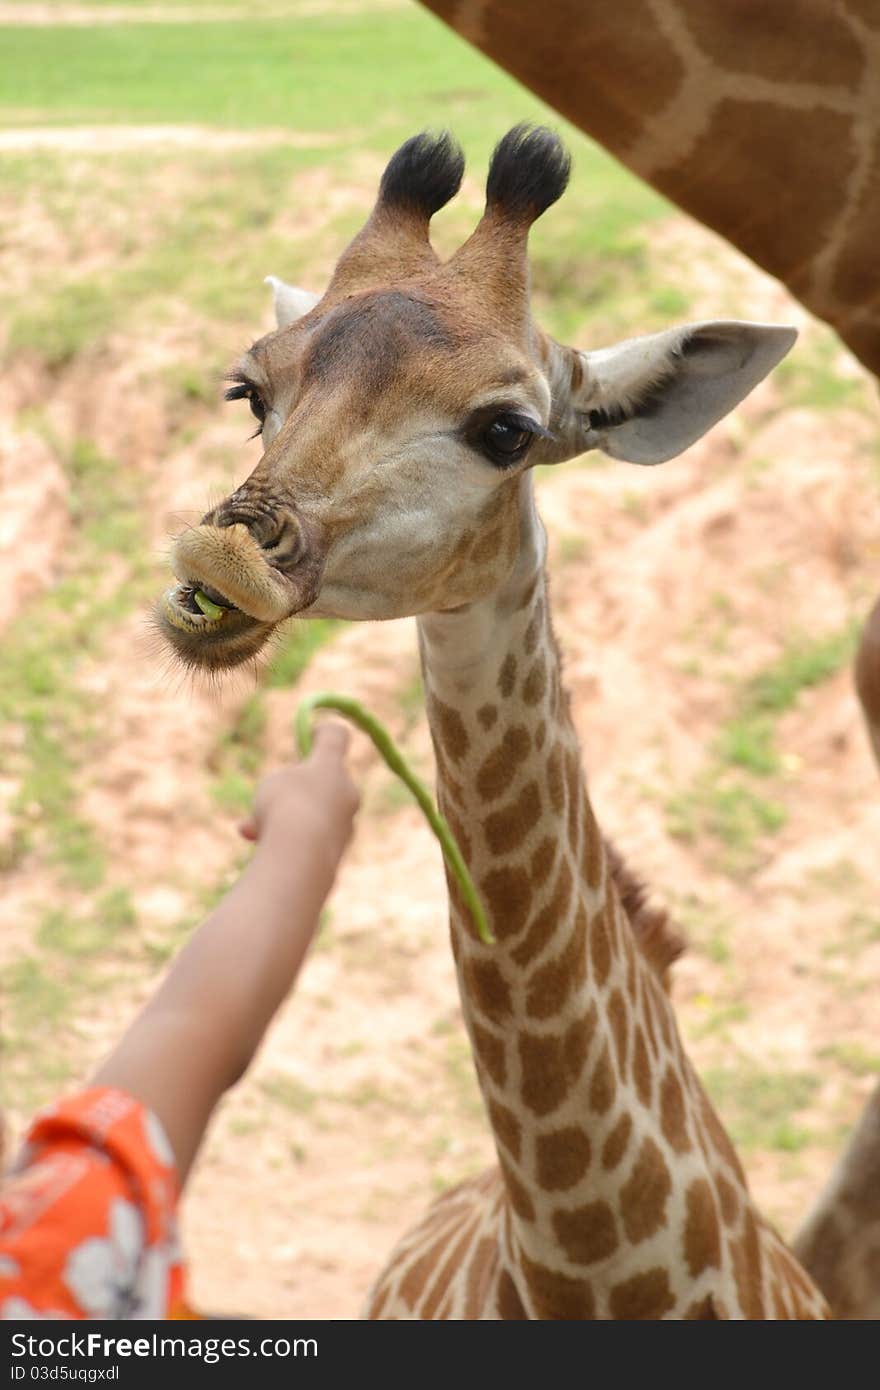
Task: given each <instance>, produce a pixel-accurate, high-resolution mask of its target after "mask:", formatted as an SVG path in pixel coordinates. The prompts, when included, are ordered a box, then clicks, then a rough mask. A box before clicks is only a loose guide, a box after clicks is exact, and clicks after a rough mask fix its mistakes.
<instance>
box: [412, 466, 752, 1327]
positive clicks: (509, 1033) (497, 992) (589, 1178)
mask: <svg viewBox="0 0 880 1390" xmlns="http://www.w3.org/2000/svg"><path fill="white" fill-rule="evenodd" d="M520 511H521V545H520V552H519V557H518V560H517V563H516V565H515V567H514V569H513V572H512V573H511V575H510V578H509V579H508V581H507V583H506V584H505V585H504V586H503V588H502V589H501V590H500V591H499V592H497V593H496V594H494V595H493V596H492V597H491V598H489V599H486V600H481V601H480V602H478V603H474V604H471V605H469V606H468V607H466V608H464V609H461V610H458V611H456V612H450V613H444V614H431V615H429V616H427V617H424V618H422V619H420V621H419V638H420V650H421V657H422V666H423V672H424V677H425V687H426V694H427V703H428V711H429V719H430V723H431V731H432V736H433V739H434V745H435V750H436V754H437V766H438V788H439V799H440V805H441V808H442V810H443V812H444V814H445V815H446V816H447V818H448V820H449V821H450V824H451V826H452V828H453V831H454V832H455V833H456V835H457V837H458V839H459V843H460V845H461V847H462V852H463V853H464V856H465V858H466V860H467V862H468V864H469V867H470V869H471V872H472V874H473V875H474V878H475V880H476V882H477V885H478V888H479V890H480V891H481V893H482V895H483V898H484V901H485V904H486V907H487V912H488V914H489V918H490V922H491V925H492V928H493V931H494V933H495V936H496V944H495V945H494V946H491V947H487V946H484V945H483V944H481V943H480V942H479V941H478V940H477V939H476V937H475V934H474V931H473V928H472V926H471V923H470V920H469V917H468V916H467V914H466V912H465V911H463V910H462V907H461V904H460V902H459V900H458V898H457V896H456V891H455V887H454V885H451V886H450V895H451V928H452V939H453V949H454V952H455V956H456V964H457V970H458V978H459V987H460V991H461V998H462V1006H463V1011H464V1015H465V1021H466V1024H467V1027H468V1031H469V1034H470V1037H471V1042H472V1044H473V1049H474V1055H475V1060H476V1066H477V1072H478V1076H479V1080H480V1085H481V1088H482V1091H483V1097H484V1101H485V1104H486V1109H487V1112H488V1116H489V1119H490V1122H491V1125H492V1128H493V1131H494V1136H495V1141H496V1147H497V1150H498V1158H499V1163H500V1166H501V1169H502V1173H503V1176H504V1183H505V1188H506V1194H507V1214H506V1216H507V1221H508V1231H507V1236H506V1240H507V1244H508V1246H509V1249H510V1251H511V1252H512V1253H511V1258H512V1260H513V1262H514V1264H515V1265H516V1266H517V1268H518V1271H519V1273H520V1274H521V1276H522V1277H521V1279H520V1288H521V1293H522V1294H523V1296H524V1299H525V1302H526V1306H527V1309H528V1311H529V1313H530V1314H531V1315H532V1316H541V1317H546V1316H554V1315H556V1316H565V1317H572V1316H578V1317H583V1316H590V1315H591V1312H592V1311H593V1310H594V1308H595V1307H596V1301H597V1300H599V1301H600V1302H601V1300H603V1299H604V1304H603V1305H602V1307H601V1308H600V1309H599V1316H603V1315H604V1316H609V1315H610V1316H613V1317H625V1316H628V1315H632V1313H633V1308H634V1307H636V1306H638V1307H641V1306H642V1302H643V1301H645V1300H647V1302H648V1303H649V1304H650V1306H651V1308H652V1309H653V1310H654V1311H655V1312H659V1313H661V1314H662V1313H663V1312H668V1311H669V1310H671V1309H672V1308H673V1307H677V1306H678V1305H679V1303H681V1304H682V1308H683V1307H684V1304H683V1302H682V1300H683V1299H684V1298H685V1297H688V1298H691V1297H692V1296H693V1293H694V1287H695V1280H696V1281H698V1280H699V1277H700V1275H702V1274H706V1275H707V1277H708V1276H709V1275H710V1274H711V1271H712V1270H713V1268H714V1269H715V1271H716V1273H717V1272H718V1269H719V1268H720V1264H721V1260H722V1252H721V1244H720V1235H719V1218H718V1215H717V1209H716V1203H717V1202H718V1200H719V1198H718V1195H717V1188H718V1179H717V1178H716V1177H715V1176H713V1173H712V1170H713V1168H714V1169H717V1170H718V1171H719V1172H720V1175H721V1177H720V1180H721V1181H722V1182H723V1183H725V1184H726V1185H727V1186H728V1187H729V1188H730V1189H731V1190H735V1191H736V1194H737V1195H736V1201H737V1202H744V1201H746V1200H747V1198H746V1195H745V1188H744V1182H743V1179H742V1174H741V1170H740V1169H739V1165H738V1163H737V1161H736V1158H735V1156H734V1155H733V1151H732V1149H731V1148H730V1146H729V1144H727V1141H726V1138H725V1137H724V1136H723V1132H720V1133H719V1134H718V1135H715V1134H713V1127H714V1128H715V1129H720V1127H718V1126H717V1121H714V1116H712V1114H711V1110H710V1109H709V1107H708V1103H707V1102H706V1101H705V1098H704V1097H703V1094H702V1091H701V1089H700V1087H699V1083H698V1082H697V1081H696V1078H695V1076H694V1075H693V1073H692V1071H691V1069H690V1067H689V1066H688V1064H687V1062H686V1060H685V1058H684V1055H683V1052H682V1049H681V1045H680V1042H679V1039H678V1034H677V1031H676V1028H675V1023H674V1020H673V1017H672V1012H671V1009H670V1006H669V1003H668V1001H667V998H666V995H665V993H664V991H663V989H662V987H661V985H660V983H659V980H658V978H657V976H656V975H655V973H654V971H653V969H652V968H651V966H650V965H649V964H648V962H647V960H646V958H645V957H644V956H643V955H642V953H641V951H640V950H639V948H638V946H637V944H636V942H635V940H634V937H633V932H632V930H631V927H630V924H629V922H628V920H627V919H626V917H625V916H624V914H623V912H622V910H621V907H620V902H619V899H618V895H617V892H616V889H615V887H614V883H613V880H612V875H611V872H610V867H609V856H608V852H607V850H606V847H605V845H604V842H603V839H602V837H601V834H600V832H599V830H598V827H597V825H596V821H595V819H594V816H593V812H592V809H591V806H590V802H589V798H588V795H587V790H586V784H585V780H584V777H583V773H582V770H581V761H580V753H579V748H578V740H577V736H576V733H575V731H574V727H573V725H572V722H571V719H570V717H569V713H568V705H567V701H566V698H565V696H564V695H563V694H562V691H561V686H560V670H559V654H558V650H557V647H556V643H555V639H554V636H553V632H552V628H551V624H550V619H549V612H548V604H547V590H546V580H545V575H544V549H545V543H544V534H543V528H542V526H541V523H540V521H539V520H538V518H537V516H536V513H535V509H534V502H533V495H532V489H531V481H530V478H528V477H526V478H524V479H523V481H522V483H521V509H520ZM673 1220H674V1221H675V1222H676V1223H677V1224H678V1226H679V1227H680V1228H681V1232H680V1235H681V1245H680V1248H681V1249H682V1250H684V1249H685V1248H686V1243H687V1239H688V1232H689V1231H691V1232H692V1233H693V1236H692V1240H693V1250H692V1252H691V1253H692V1256H693V1259H692V1264H693V1269H692V1271H691V1276H690V1278H688V1279H683V1280H682V1281H681V1284H682V1288H683V1289H684V1290H685V1292H684V1293H682V1292H681V1291H680V1289H679V1288H678V1287H677V1286H676V1281H675V1277H674V1275H675V1271H674V1270H672V1269H670V1268H669V1264H668V1259H667V1257H666V1256H667V1251H668V1241H669V1230H668V1225H669V1222H670V1221H673ZM697 1231H699V1239H697V1237H696V1232H697ZM661 1251H662V1252H663V1258H662V1259H661V1258H660V1252H661ZM649 1276H650V1277H649ZM529 1300H531V1305H530V1303H529ZM640 1300H641V1302H640Z"/></svg>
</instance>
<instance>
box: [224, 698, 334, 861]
mask: <svg viewBox="0 0 880 1390" xmlns="http://www.w3.org/2000/svg"><path fill="white" fill-rule="evenodd" d="M348 742H349V731H348V729H347V728H346V726H345V725H344V724H340V723H339V722H338V721H337V720H331V721H330V722H329V723H328V722H326V721H322V723H320V724H319V725H318V728H317V730H316V732H315V742H314V747H313V749H312V752H311V754H310V755H309V757H308V758H307V759H306V760H305V762H302V763H296V764H292V765H289V766H287V767H282V768H279V770H278V771H277V772H270V773H269V774H268V775H267V776H266V777H264V778H263V779H262V781H261V782H260V784H259V786H258V787H257V791H256V795H255V797H254V808H253V811H252V812H251V814H250V816H248V818H247V820H245V821H243V822H242V824H241V825H240V826H239V831H240V833H241V834H242V835H243V836H244V838H245V839H246V840H259V841H264V840H266V839H267V838H268V837H269V836H271V837H272V839H273V841H275V842H276V843H278V842H279V841H280V842H281V843H282V844H283V842H284V840H288V841H290V840H294V839H295V840H296V841H297V842H302V840H303V838H306V839H308V840H310V841H311V842H312V844H313V845H314V848H315V851H316V853H318V854H320V855H321V857H322V858H324V859H325V860H327V861H329V864H330V867H331V868H332V869H333V870H334V871H335V869H336V866H337V864H338V863H339V860H340V859H341V858H342V854H343V852H344V850H345V847H346V845H347V844H348V842H349V840H350V839H351V834H352V829H353V825H354V817H355V813H356V812H357V809H358V806H359V805H360V795H359V793H358V790H357V787H356V786H355V785H354V782H353V781H352V780H351V777H350V776H349V774H348V769H347V768H346V766H345V754H346V751H347V749H348ZM282 852H283V851H282Z"/></svg>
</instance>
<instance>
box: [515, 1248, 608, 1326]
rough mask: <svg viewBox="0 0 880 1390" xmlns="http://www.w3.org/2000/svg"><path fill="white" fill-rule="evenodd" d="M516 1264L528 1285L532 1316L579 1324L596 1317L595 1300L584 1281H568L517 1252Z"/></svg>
mask: <svg viewBox="0 0 880 1390" xmlns="http://www.w3.org/2000/svg"><path fill="white" fill-rule="evenodd" d="M520 1265H521V1266H522V1270H523V1273H524V1275H525V1277H526V1280H527V1282H528V1286H529V1292H530V1294H531V1298H532V1304H533V1306H534V1310H535V1316H536V1317H538V1318H547V1319H551V1318H552V1319H556V1320H558V1321H562V1320H566V1321H572V1322H575V1321H580V1320H581V1319H584V1318H593V1317H595V1315H596V1300H595V1296H594V1294H593V1290H592V1287H591V1285H590V1284H589V1283H588V1282H587V1280H586V1279H572V1278H571V1277H570V1276H569V1275H568V1274H559V1273H558V1272H557V1271H556V1270H555V1269H547V1268H546V1267H545V1266H544V1265H541V1264H537V1263H536V1262H535V1261H534V1260H530V1259H529V1257H528V1255H527V1254H526V1253H525V1251H522V1252H521V1253H520Z"/></svg>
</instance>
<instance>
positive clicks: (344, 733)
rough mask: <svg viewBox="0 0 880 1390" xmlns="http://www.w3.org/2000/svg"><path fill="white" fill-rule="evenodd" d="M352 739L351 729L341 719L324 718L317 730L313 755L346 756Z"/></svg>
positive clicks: (323, 756)
mask: <svg viewBox="0 0 880 1390" xmlns="http://www.w3.org/2000/svg"><path fill="white" fill-rule="evenodd" d="M350 741H351V730H350V729H349V727H348V725H347V724H343V723H342V722H341V721H340V720H339V719H322V720H321V722H320V724H319V725H318V727H317V729H316V730H315V741H314V745H313V755H317V756H318V757H321V758H328V757H329V758H339V759H340V760H341V759H342V758H344V757H345V754H346V753H347V751H348V745H349V743H350Z"/></svg>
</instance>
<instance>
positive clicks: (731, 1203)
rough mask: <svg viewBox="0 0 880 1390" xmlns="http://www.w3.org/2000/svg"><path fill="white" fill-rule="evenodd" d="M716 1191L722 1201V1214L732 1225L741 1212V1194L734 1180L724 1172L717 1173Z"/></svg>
mask: <svg viewBox="0 0 880 1390" xmlns="http://www.w3.org/2000/svg"><path fill="white" fill-rule="evenodd" d="M715 1191H716V1192H717V1193H718V1200H719V1202H720V1203H721V1216H722V1219H723V1221H724V1223H725V1225H727V1226H732V1225H733V1224H734V1222H735V1221H736V1218H737V1215H738V1214H739V1194H738V1192H737V1190H736V1188H735V1187H734V1185H733V1183H732V1182H728V1181H727V1178H726V1177H725V1176H724V1174H723V1173H716V1174H715Z"/></svg>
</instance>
